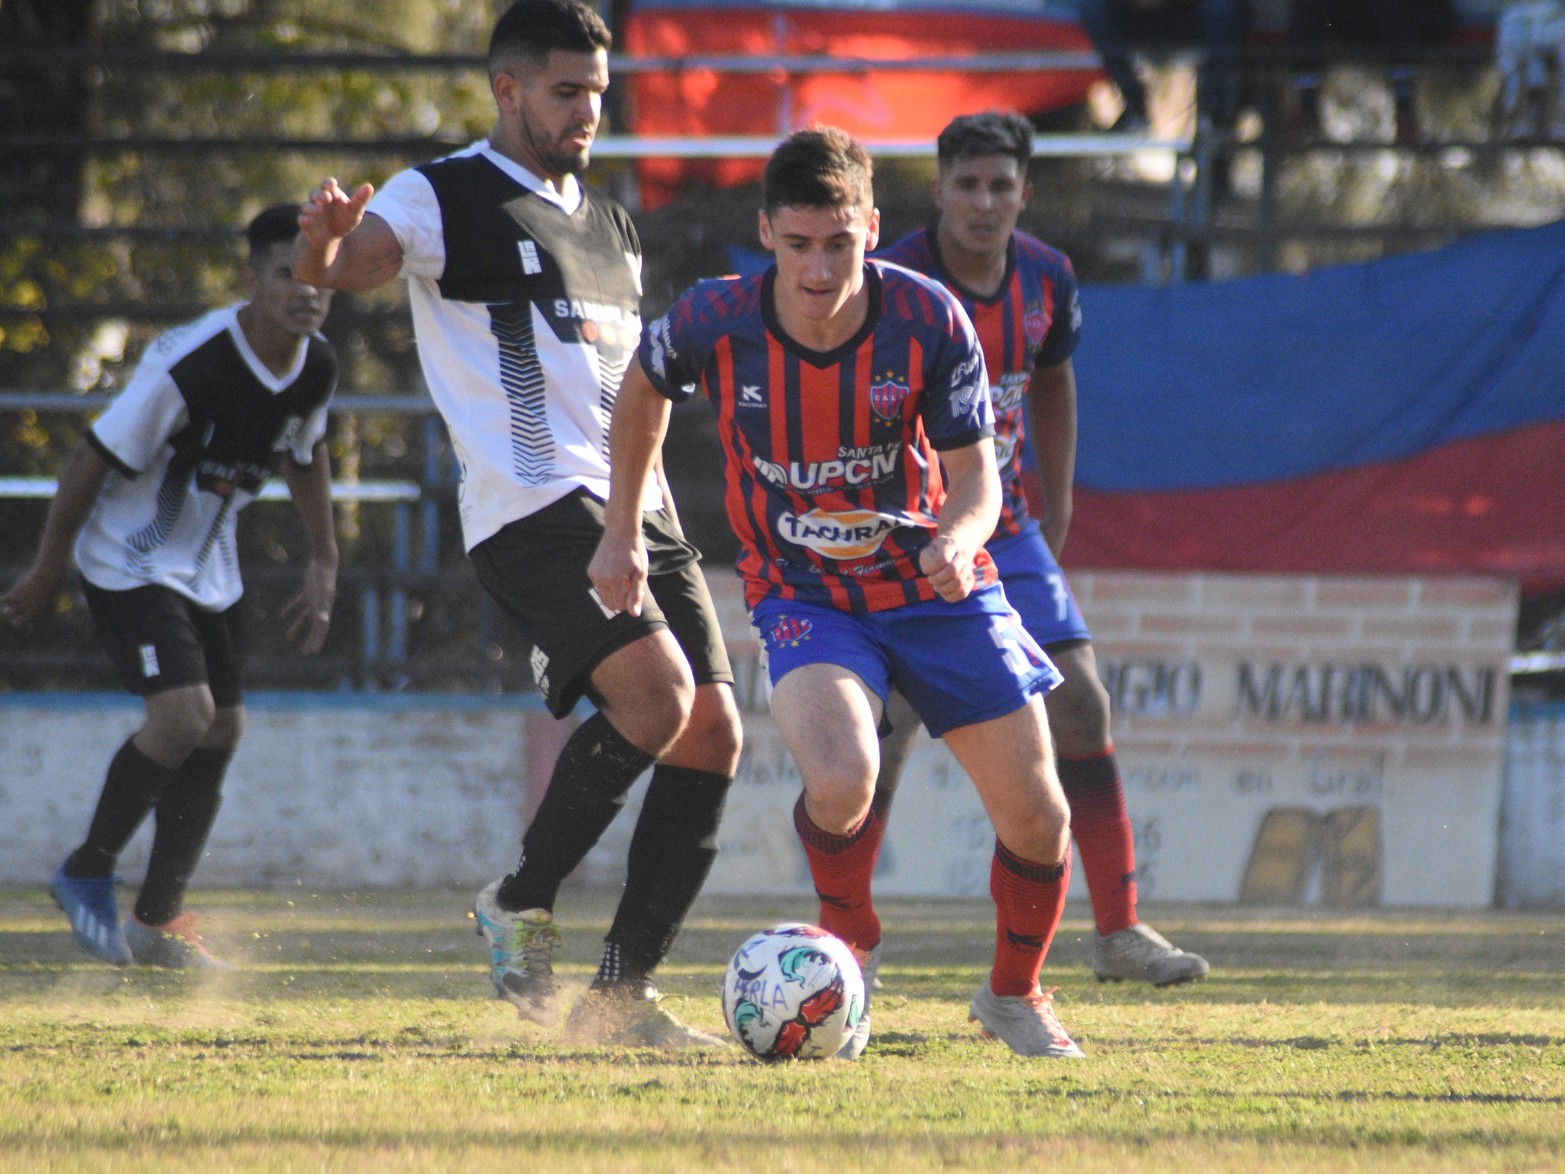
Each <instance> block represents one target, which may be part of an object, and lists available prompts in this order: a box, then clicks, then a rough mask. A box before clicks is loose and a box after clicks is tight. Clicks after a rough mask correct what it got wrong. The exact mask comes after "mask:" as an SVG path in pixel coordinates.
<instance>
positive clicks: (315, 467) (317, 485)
mask: <svg viewBox="0 0 1565 1174" xmlns="http://www.w3.org/2000/svg"><path fill="white" fill-rule="evenodd" d="M283 480H285V481H286V482H287V483H288V496H289V497H291V498H292V499H293V504H294V508H295V509H297V510H298V511H299V517H300V518H302V519H303V520H304V529H305V533H306V534H307V535H308V536H309V540H310V557H309V561H308V562H307V563H305V567H304V586H303V588H302V589H301V590H300V592H299V594H298V595H296V596H294V598H293V599H291V600H289V601H288V603H287V605H286V606H284V608H283V619H284V620H285V621H289V620H290V617H291V622H289V623H288V639H290V640H293V641H297V643H298V645H299V651H300V652H302V653H304V654H305V655H306V656H313V655H314V654H315V653H317V652H319V651H320V650H321V648H322V647H324V645H325V644H326V633H327V630H328V629H329V628H330V627H331V611H332V605H333V604H334V603H335V602H336V599H337V557H338V556H337V530H336V527H335V525H334V524H333V517H332V508H331V458H330V457H329V456H328V455H327V452H326V442H325V441H321V442H320V443H319V444H317V445H316V446H315V450H314V452H313V454H312V455H311V458H310V463H309V464H308V465H305V466H299V465H295V464H294V463H293V462H292V461H289V462H287V463H286V464H285V465H284V466H283Z"/></svg>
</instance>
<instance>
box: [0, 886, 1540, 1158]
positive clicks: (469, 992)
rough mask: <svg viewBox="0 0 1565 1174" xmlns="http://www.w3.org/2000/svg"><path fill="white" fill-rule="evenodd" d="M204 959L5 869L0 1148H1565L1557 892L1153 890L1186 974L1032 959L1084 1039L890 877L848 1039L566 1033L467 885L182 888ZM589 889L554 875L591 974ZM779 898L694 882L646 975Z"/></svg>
mask: <svg viewBox="0 0 1565 1174" xmlns="http://www.w3.org/2000/svg"><path fill="white" fill-rule="evenodd" d="M199 896H200V900H199V905H198V907H199V908H200V909H201V910H202V911H203V913H204V914H205V921H204V923H203V925H204V928H205V929H206V932H207V938H208V941H209V943H210V944H211V945H212V946H213V947H214V948H215V949H217V950H218V951H219V952H221V953H222V954H223V955H224V956H226V957H227V958H229V959H230V960H232V961H233V962H235V963H237V966H236V968H235V969H234V970H232V971H229V972H225V973H222V974H216V975H212V974H206V975H202V974H194V973H171V972H164V971H149V970H142V969H136V970H128V971H125V970H116V969H114V968H112V967H108V966H104V965H102V964H99V963H96V962H93V961H92V960H90V959H89V958H88V957H87V956H86V955H85V954H82V953H81V952H80V951H78V950H77V948H76V946H75V945H74V943H73V941H72V939H71V938H70V935H69V932H68V930H67V929H66V926H65V923H64V920H63V918H62V917H61V916H60V914H59V913H58V912H57V911H56V910H55V909H54V907H53V904H52V903H51V902H50V901H49V900H48V898H47V897H45V896H43V895H42V894H39V893H9V894H0V1000H3V1010H0V1015H3V1019H0V1165H3V1168H4V1169H5V1170H7V1171H18V1170H44V1169H51V1170H100V1169H115V1170H135V1169H201V1170H212V1169H279V1170H294V1169H309V1170H356V1169H368V1168H372V1167H373V1168H376V1169H386V1170H406V1169H414V1170H442V1171H444V1170H468V1169H473V1170H477V1169H500V1168H502V1167H503V1168H507V1169H514V1170H519V1171H531V1170H566V1169H568V1170H572V1171H594V1170H668V1171H672V1170H692V1169H737V1168H741V1167H754V1168H755V1169H758V1170H768V1171H773V1170H778V1171H814V1170H841V1169H854V1170H859V1169H862V1170H888V1171H889V1170H908V1169H929V1168H944V1169H962V1170H1013V1169H1017V1170H1020V1169H1036V1168H1040V1165H1041V1164H1042V1163H1061V1162H1069V1163H1070V1164H1071V1169H1073V1170H1125V1169H1147V1170H1152V1169H1156V1170H1190V1171H1203V1170H1210V1169H1217V1170H1254V1169H1257V1168H1261V1169H1268V1170H1293V1169H1330V1170H1385V1169H1392V1170H1417V1171H1421V1172H1427V1171H1435V1170H1512V1169H1535V1170H1550V1169H1565V918H1561V917H1559V916H1553V917H1547V916H1541V915H1539V916H1524V915H1504V914H1477V915H1445V914H1430V913H1424V912H1405V911H1404V912H1399V913H1382V912H1375V913H1366V914H1362V915H1353V916H1336V915H1331V914H1327V913H1322V912H1319V911H1288V912H1280V911H1266V912H1255V911H1245V912H1238V911H1233V910H1228V909H1210V908H1194V907H1185V906H1179V907H1150V908H1148V909H1146V910H1144V911H1143V912H1144V914H1145V915H1146V916H1147V919H1148V920H1149V921H1151V922H1152V923H1153V924H1155V925H1158V926H1159V928H1161V929H1163V930H1164V931H1165V932H1167V933H1168V934H1169V935H1170V936H1171V937H1174V938H1175V939H1176V940H1177V941H1178V942H1179V943H1180V944H1182V945H1185V946H1187V947H1189V948H1191V949H1193V950H1197V951H1199V952H1200V953H1202V954H1205V955H1206V956H1207V957H1208V959H1210V960H1211V962H1212V964H1213V965H1212V975H1211V977H1210V978H1208V979H1207V980H1206V981H1205V982H1203V983H1200V984H1197V985H1195V986H1192V987H1186V988H1182V989H1175V990H1170V991H1155V990H1152V989H1151V988H1149V987H1135V986H1129V985H1113V984H1110V985H1100V984H1099V983H1097V982H1096V981H1095V980H1094V979H1093V977H1092V975H1091V974H1090V972H1089V971H1088V970H1087V968H1086V958H1087V949H1086V943H1085V940H1084V939H1085V938H1087V937H1088V936H1089V933H1090V931H1089V925H1088V922H1087V921H1086V920H1085V915H1086V910H1085V909H1084V908H1082V909H1078V908H1076V907H1075V906H1074V905H1073V906H1072V908H1071V909H1070V910H1069V912H1068V916H1067V921H1066V924H1065V926H1064V927H1063V929H1062V931H1061V933H1060V936H1059V938H1058V939H1057V941H1056V945H1055V950H1054V954H1053V957H1052V959H1051V965H1050V967H1049V971H1048V973H1047V977H1048V979H1049V981H1050V982H1052V983H1056V984H1058V986H1059V988H1060V990H1059V994H1058V995H1057V996H1056V998H1057V1000H1058V1005H1059V1007H1060V1012H1061V1018H1062V1019H1063V1020H1064V1022H1065V1024H1066V1026H1067V1027H1068V1028H1069V1029H1070V1030H1071V1032H1072V1034H1073V1035H1074V1036H1075V1038H1076V1039H1077V1040H1078V1042H1080V1043H1081V1044H1082V1046H1083V1048H1085V1050H1086V1051H1087V1054H1088V1058H1087V1060H1086V1061H1085V1062H1068V1061H1038V1060H1022V1059H1019V1058H1017V1057H1015V1056H1013V1055H1012V1054H1011V1053H1010V1052H1009V1051H1007V1050H1006V1049H1005V1048H1004V1047H1003V1046H1002V1045H999V1044H994V1043H989V1042H986V1041H984V1040H983V1039H982V1038H980V1037H979V1036H978V1035H977V1032H976V1029H975V1028H974V1026H973V1025H970V1024H969V1023H968V1022H967V1014H966V1008H967V999H968V998H969V996H970V995H971V993H972V991H973V990H974V989H975V988H976V986H977V985H978V983H979V982H980V981H982V978H983V974H984V968H985V965H986V963H985V960H986V959H987V957H988V955H989V951H990V934H991V932H992V930H991V928H990V927H991V922H990V919H989V918H990V915H989V911H988V908H987V906H986V905H984V904H981V903H970V902H952V903H913V902H893V903H889V904H887V905H886V907H885V909H884V910H883V913H884V916H885V921H886V926H887V948H886V958H885V962H884V965H883V970H882V974H883V978H884V981H885V984H886V989H885V991H884V992H883V993H882V994H881V995H880V996H879V997H878V998H877V1001H876V1003H875V1027H876V1035H875V1040H874V1042H872V1044H871V1045H870V1050H869V1052H867V1053H866V1055H865V1057H864V1059H863V1060H861V1061H860V1062H859V1063H858V1064H837V1063H815V1064H799V1065H791V1066H779V1067H767V1066H763V1065H761V1064H758V1063H755V1062H753V1061H749V1060H747V1059H745V1058H744V1057H743V1056H742V1055H741V1054H740V1053H738V1052H737V1051H735V1052H733V1053H732V1054H725V1055H720V1056H711V1055H702V1056H665V1055H659V1054H655V1053H651V1052H645V1051H608V1050H583V1049H573V1048H569V1047H565V1046H562V1045H560V1044H559V1043H558V1042H556V1041H554V1040H552V1039H551V1037H550V1035H549V1034H548V1033H545V1032H543V1031H541V1030H540V1029H538V1028H535V1027H533V1026H532V1025H529V1024H524V1023H522V1022H520V1021H519V1020H518V1019H517V1018H516V1016H515V1014H514V1013H513V1012H512V1011H511V1009H510V1008H509V1007H508V1006H507V1005H505V1004H503V1003H499V1002H497V1001H495V1000H494V999H493V998H491V997H489V994H490V988H489V986H488V981H487V978H486V976H485V973H484V969H483V962H484V954H483V951H482V949H481V947H480V943H479V941H478V939H477V938H476V937H474V936H473V934H472V928H471V922H469V921H468V920H467V919H466V908H467V902H468V901H469V900H470V894H467V893H416V894H390V893H365V894H358V895H349V894H336V893H311V892H308V891H307V890H303V889H300V890H297V891H294V892H291V893H281V894H279V893H221V894H206V893H203V894H200V895H199ZM611 900H612V898H611V896H610V895H603V894H584V893H571V894H567V896H566V898H565V899H564V900H563V901H562V903H561V906H560V914H561V918H562V923H563V924H564V925H565V927H566V929H567V938H566V947H565V950H564V958H565V965H564V966H563V967H562V968H561V972H562V974H563V975H564V976H565V977H566V978H567V979H569V980H574V981H577V982H580V983H583V984H584V983H585V982H586V981H587V980H588V978H589V977H590V975H591V971H592V968H593V964H594V963H595V961H596V951H597V947H598V944H599V939H600V938H601V936H602V933H603V932H604V930H605V928H606V926H607V920H608V916H609V913H610V911H611ZM802 912H804V910H801V909H800V908H799V907H798V905H797V903H789V904H776V905H768V904H766V903H764V902H761V901H749V902H739V901H729V900H719V899H707V900H705V901H703V903H702V904H701V906H700V907H699V909H698V911H697V916H696V917H695V918H694V919H693V920H692V923H691V925H690V926H689V927H688V928H687V930H686V933H685V935H684V937H683V938H682V939H681V940H680V943H679V945H678V946H677V947H676V949H675V952H674V955H673V957H672V958H671V959H670V962H669V964H668V966H667V967H666V971H665V973H664V975H663V977H662V985H663V987H664V989H665V991H666V992H667V993H668V995H669V996H670V1000H671V1004H672V1006H673V1007H674V1008H675V1010H676V1013H678V1014H679V1015H680V1016H681V1017H682V1018H684V1019H686V1020H687V1021H688V1022H691V1023H694V1024H696V1025H697V1026H700V1027H704V1028H706V1029H708V1030H711V1031H714V1032H721V1030H722V1025H721V1024H722V1020H721V1013H720V1010H719V1008H718V1003H717V998H716V996H715V989H716V986H717V983H718V979H719V974H720V969H721V964H722V963H723V962H724V961H726V959H727V956H728V954H729V953H730V952H731V951H732V950H733V948H734V947H735V946H736V945H737V944H738V942H739V941H740V940H742V939H743V937H744V936H746V934H748V933H749V932H750V931H751V930H752V929H754V928H758V927H760V926H763V925H767V924H771V923H772V922H775V921H780V920H787V919H789V918H792V917H797V916H798V915H799V914H800V913H802Z"/></svg>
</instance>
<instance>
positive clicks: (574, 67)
mask: <svg viewBox="0 0 1565 1174" xmlns="http://www.w3.org/2000/svg"><path fill="white" fill-rule="evenodd" d="M608 88H609V57H608V54H607V53H606V52H604V51H603V50H601V49H599V50H597V51H595V52H592V53H571V52H567V51H565V50H563V49H551V50H550V51H549V55H548V56H547V57H546V58H544V60H543V63H542V64H541V65H540V64H538V63H536V62H532V61H527V60H524V59H521V58H518V59H516V60H515V61H514V62H513V63H511V64H510V65H507V66H505V67H504V68H503V69H502V70H501V71H500V72H499V73H497V74H496V75H495V78H494V95H495V102H496V103H497V105H498V106H499V109H500V128H501V133H502V136H503V137H504V139H505V144H504V145H502V147H501V149H502V151H504V147H505V146H506V145H508V146H509V147H510V148H511V151H513V152H514V153H515V155H516V157H517V161H518V162H520V163H521V164H522V165H523V166H525V167H527V168H528V169H529V170H530V171H533V172H535V173H537V174H538V175H541V176H543V177H545V178H546V179H551V180H558V179H562V178H563V177H565V176H566V175H574V174H577V173H579V172H582V171H585V170H586V169H587V161H588V155H589V153H590V152H591V150H592V140H593V138H594V136H596V135H597V133H598V122H599V120H600V119H601V118H602V117H603V93H604V91H605V90H607V89H608ZM506 153H510V152H506Z"/></svg>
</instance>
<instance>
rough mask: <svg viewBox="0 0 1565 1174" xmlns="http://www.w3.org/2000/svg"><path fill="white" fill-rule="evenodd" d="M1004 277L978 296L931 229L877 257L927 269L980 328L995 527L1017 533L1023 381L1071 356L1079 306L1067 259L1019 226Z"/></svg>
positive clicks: (1023, 506)
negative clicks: (990, 420)
mask: <svg viewBox="0 0 1565 1174" xmlns="http://www.w3.org/2000/svg"><path fill="white" fill-rule="evenodd" d="M1007 253H1008V256H1007V258H1006V271H1005V280H1004V281H1002V282H1001V283H1000V288H999V289H998V290H996V291H995V293H994V294H993V295H992V296H990V297H987V298H980V297H978V296H977V295H975V294H974V293H973V292H972V291H971V290H968V289H965V288H964V287H963V286H962V283H961V282H959V281H958V280H957V279H956V278H955V277H953V276H951V274H950V273H949V272H947V270H946V267H945V266H944V265H943V264H942V263H941V261H940V254H939V252H938V251H937V250H936V248H935V230H934V229H933V228H921V229H919V230H918V231H917V232H911V233H909V234H908V235H907V236H905V237H903V238H902V239H901V240H899V241H897V243H896V244H894V245H892V246H891V247H890V248H887V249H885V250H884V251H883V252H881V253H878V254H877V256H879V257H881V258H883V259H885V260H887V261H894V262H896V263H897V264H898V265H904V266H906V267H907V268H909V269H916V270H917V271H918V272H920V273H927V274H928V275H929V276H930V277H933V278H935V279H936V280H937V281H939V282H941V283H942V284H943V285H944V286H945V287H946V288H947V289H949V290H950V291H951V292H952V293H954V294H955V295H956V296H957V299H958V300H959V301H960V302H961V303H962V308H963V309H964V310H966V311H967V316H968V317H969V318H971V319H972V322H973V328H974V329H975V330H976V331H977V332H978V341H979V342H980V343H981V344H982V345H983V348H984V362H985V363H986V364H987V365H988V368H989V394H990V396H991V397H993V400H994V430H995V442H994V445H995V458H996V459H997V460H998V461H999V463H1000V484H1001V485H1002V487H1003V488H1004V497H1003V500H1002V502H1001V506H1000V524H999V525H998V526H997V527H996V528H995V533H996V534H1016V533H1019V532H1020V531H1021V529H1022V527H1023V526H1024V525H1025V524H1026V522H1027V516H1028V514H1027V497H1026V495H1025V494H1024V493H1023V491H1022V449H1023V446H1024V438H1025V437H1026V434H1027V385H1028V383H1029V381H1030V380H1031V379H1032V373H1033V369H1034V368H1035V367H1052V366H1054V365H1055V364H1056V363H1063V362H1064V361H1065V360H1066V359H1068V358H1070V357H1071V354H1072V352H1074V351H1075V349H1076V343H1077V340H1078V339H1080V337H1081V306H1080V303H1079V302H1078V300H1077V297H1076V273H1075V270H1074V269H1072V268H1071V263H1070V258H1068V257H1067V256H1066V255H1065V254H1064V253H1062V252H1060V251H1059V250H1058V249H1056V248H1053V247H1052V246H1050V245H1046V244H1044V243H1043V242H1042V241H1041V240H1039V239H1038V238H1037V237H1034V236H1029V235H1028V234H1027V233H1025V232H1013V233H1012V234H1011V243H1010V246H1009V248H1008V249H1007Z"/></svg>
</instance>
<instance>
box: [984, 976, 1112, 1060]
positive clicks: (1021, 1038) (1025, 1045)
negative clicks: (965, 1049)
mask: <svg viewBox="0 0 1565 1174" xmlns="http://www.w3.org/2000/svg"><path fill="white" fill-rule="evenodd" d="M968 1020H969V1021H970V1022H973V1023H977V1024H978V1025H979V1026H980V1027H981V1028H982V1029H983V1033H984V1035H985V1036H987V1037H988V1038H989V1039H998V1040H1001V1041H1002V1042H1003V1043H1004V1044H1005V1046H1006V1047H1008V1048H1010V1049H1011V1051H1013V1052H1015V1053H1016V1054H1017V1055H1018V1056H1049V1057H1052V1058H1055V1059H1062V1060H1081V1059H1085V1058H1086V1054H1085V1053H1084V1052H1083V1051H1082V1050H1081V1049H1080V1048H1078V1047H1077V1046H1076V1044H1075V1042H1074V1041H1073V1040H1072V1039H1071V1037H1070V1036H1069V1035H1067V1034H1066V1033H1065V1028H1064V1027H1062V1026H1061V1025H1060V1020H1059V1016H1057V1015H1056V1014H1055V1013H1054V990H1053V988H1050V989H1049V990H1046V991H1040V990H1037V989H1036V988H1035V989H1034V990H1033V992H1032V994H1030V995H997V994H995V993H994V991H993V990H992V989H991V988H990V986H989V981H988V980H987V979H985V980H984V985H983V986H982V987H980V988H979V991H978V993H977V994H976V995H974V996H973V1001H972V1002H971V1003H970V1004H968Z"/></svg>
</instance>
